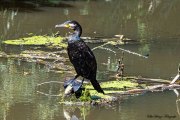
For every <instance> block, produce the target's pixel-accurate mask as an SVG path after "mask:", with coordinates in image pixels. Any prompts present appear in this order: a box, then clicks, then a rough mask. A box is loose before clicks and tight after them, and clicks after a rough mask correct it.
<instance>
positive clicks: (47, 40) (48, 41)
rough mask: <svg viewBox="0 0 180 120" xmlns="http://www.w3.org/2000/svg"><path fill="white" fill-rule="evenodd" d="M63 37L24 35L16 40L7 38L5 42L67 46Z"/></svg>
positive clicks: (10, 43) (11, 43)
mask: <svg viewBox="0 0 180 120" xmlns="http://www.w3.org/2000/svg"><path fill="white" fill-rule="evenodd" d="M63 40H64V38H63V37H52V36H46V35H44V36H31V37H24V38H19V39H15V40H6V41H4V42H3V43H4V44H8V45H45V46H48V47H61V48H65V47H67V44H66V43H65V42H63Z"/></svg>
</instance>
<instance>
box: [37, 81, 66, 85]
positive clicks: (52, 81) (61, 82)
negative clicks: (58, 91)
mask: <svg viewBox="0 0 180 120" xmlns="http://www.w3.org/2000/svg"><path fill="white" fill-rule="evenodd" d="M49 83H59V84H63V83H64V82H60V81H48V82H43V83H40V84H37V86H40V85H44V84H49Z"/></svg>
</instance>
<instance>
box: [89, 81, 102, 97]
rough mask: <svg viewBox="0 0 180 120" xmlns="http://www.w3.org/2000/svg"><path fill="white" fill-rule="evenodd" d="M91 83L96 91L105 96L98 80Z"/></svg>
mask: <svg viewBox="0 0 180 120" xmlns="http://www.w3.org/2000/svg"><path fill="white" fill-rule="evenodd" d="M90 81H91V84H92V85H93V87H94V89H95V90H97V91H98V92H99V93H103V94H104V91H103V89H102V88H101V86H100V85H99V83H98V81H97V80H96V79H95V80H90Z"/></svg>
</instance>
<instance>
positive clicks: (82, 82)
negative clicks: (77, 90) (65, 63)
mask: <svg viewBox="0 0 180 120" xmlns="http://www.w3.org/2000/svg"><path fill="white" fill-rule="evenodd" d="M83 82H84V78H83V79H82V82H81V87H82V85H83Z"/></svg>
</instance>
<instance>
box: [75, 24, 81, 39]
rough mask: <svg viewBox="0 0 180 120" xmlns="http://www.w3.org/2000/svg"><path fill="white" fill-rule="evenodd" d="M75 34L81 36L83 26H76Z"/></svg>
mask: <svg viewBox="0 0 180 120" xmlns="http://www.w3.org/2000/svg"><path fill="white" fill-rule="evenodd" d="M73 34H75V35H77V36H78V37H80V36H81V34H82V28H81V26H78V27H76V28H75V29H74V33H73Z"/></svg>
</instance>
